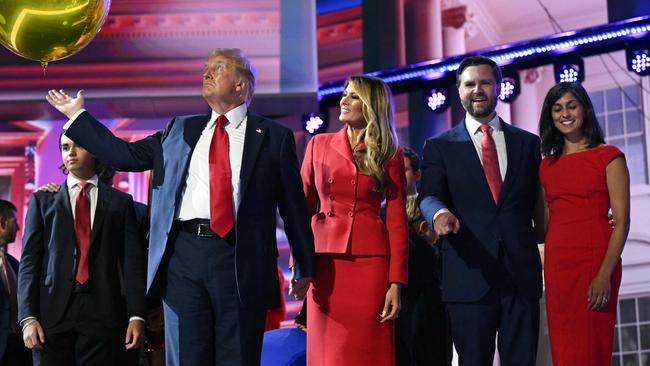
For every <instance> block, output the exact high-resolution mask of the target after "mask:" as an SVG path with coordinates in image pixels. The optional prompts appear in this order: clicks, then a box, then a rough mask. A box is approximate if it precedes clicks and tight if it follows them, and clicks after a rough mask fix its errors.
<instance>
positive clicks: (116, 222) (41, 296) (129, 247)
mask: <svg viewBox="0 0 650 366" xmlns="http://www.w3.org/2000/svg"><path fill="white" fill-rule="evenodd" d="M97 188H98V190H99V191H98V192H97V206H96V209H95V217H94V219H93V227H92V231H91V234H90V251H89V253H88V261H89V262H88V270H89V275H90V277H89V280H88V285H89V293H90V295H91V296H92V298H93V299H94V301H95V305H96V309H95V313H96V314H98V315H100V318H101V319H102V324H101V325H103V326H105V327H108V328H115V327H123V326H125V325H126V323H127V320H128V319H129V318H130V317H132V316H138V317H141V318H144V317H145V288H144V286H145V258H144V257H145V255H146V254H145V251H144V245H143V244H142V241H141V236H140V234H139V232H138V228H137V224H136V221H135V215H134V213H133V198H132V197H131V196H130V195H128V194H125V193H123V192H120V191H118V190H116V189H114V188H112V187H109V186H107V185H105V184H103V183H101V182H100V183H99V186H98V187H97ZM75 253H76V241H75V234H74V218H73V215H72V207H71V205H70V196H69V194H68V189H67V185H66V184H65V183H63V184H62V187H61V189H60V190H59V191H58V192H56V193H51V192H35V193H34V194H33V195H32V197H31V199H30V200H29V207H28V209H27V216H26V218H25V231H24V234H23V255H22V258H21V263H20V269H19V272H18V320H19V321H20V320H22V319H25V318H26V317H31V316H34V317H36V318H38V320H39V321H40V323H41V325H42V326H43V328H44V329H45V331H47V330H48V328H51V327H53V326H56V325H57V324H58V323H59V322H60V321H61V319H63V315H64V314H65V310H66V307H67V305H68V303H69V300H70V296H71V294H72V290H73V286H74V277H75V255H76V254H75ZM118 263H120V264H121V266H122V268H123V274H124V288H122V285H121V284H120V280H119V276H118ZM122 291H124V292H125V294H126V296H123V294H122ZM125 298H126V304H124V301H125Z"/></svg>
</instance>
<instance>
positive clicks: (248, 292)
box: [66, 111, 314, 308]
mask: <svg viewBox="0 0 650 366" xmlns="http://www.w3.org/2000/svg"><path fill="white" fill-rule="evenodd" d="M209 119H210V115H209V114H208V115H192V116H182V117H174V118H173V119H172V120H171V121H170V122H169V124H168V125H167V127H166V128H165V129H164V130H162V131H159V132H157V133H155V134H153V135H151V136H149V137H147V138H145V139H142V140H140V141H136V142H133V143H127V142H125V141H123V140H121V139H119V138H117V137H115V136H114V135H113V134H112V133H111V132H110V130H108V129H107V128H106V127H104V126H103V125H102V124H101V123H100V122H99V121H97V120H96V119H95V118H93V117H92V116H91V115H90V114H89V113H87V112H84V113H82V114H81V115H80V116H79V117H78V118H77V120H76V121H75V122H74V123H73V124H72V125H71V126H70V128H69V129H68V130H67V132H66V135H67V136H69V137H70V138H71V139H73V140H74V141H75V142H76V143H78V144H79V145H81V146H83V147H84V148H85V149H86V150H88V151H90V152H91V153H92V154H93V155H95V156H96V157H98V158H99V159H100V160H102V161H104V162H107V163H108V164H110V165H112V166H114V167H115V168H116V169H118V170H122V171H144V170H149V169H153V177H154V178H153V187H152V188H153V195H152V200H151V206H152V207H151V228H150V237H149V265H148V273H147V290H148V291H150V292H151V291H152V289H154V290H155V289H158V288H159V285H160V284H161V282H160V278H159V277H160V275H159V274H160V273H161V272H163V271H161V270H160V266H161V262H162V261H163V257H164V255H165V251H166V249H167V248H168V247H169V245H168V244H169V240H170V233H171V232H172V223H173V221H174V218H175V215H176V212H177V210H178V209H179V207H180V203H181V199H182V194H183V190H184V188H185V181H186V176H187V171H188V168H189V163H190V158H191V156H192V152H193V151H194V147H195V146H196V143H197V142H198V140H199V136H200V135H201V131H202V130H203V129H204V128H205V126H206V124H207V122H208V121H209ZM240 192H241V202H240V204H239V209H238V212H237V218H236V227H235V230H236V263H235V267H236V276H237V277H236V279H237V285H238V290H239V297H240V301H241V302H242V303H243V304H245V305H250V306H261V307H264V308H275V307H278V306H279V305H280V298H279V296H278V294H279V293H280V289H279V283H278V280H277V256H278V250H277V242H276V236H275V226H276V225H275V217H276V212H277V209H278V208H279V210H280V215H281V216H282V218H283V219H284V229H285V231H286V234H287V238H288V239H289V243H290V244H291V250H292V255H293V258H294V266H295V270H296V273H297V275H298V276H299V277H312V276H313V275H314V244H313V236H312V233H311V230H310V227H309V217H308V215H307V205H306V202H305V196H304V194H303V192H302V181H301V178H300V172H299V166H298V160H297V157H296V148H295V142H294V139H293V133H292V132H291V130H289V129H288V128H286V127H284V126H281V125H279V124H277V123H276V122H273V121H271V120H269V119H267V118H264V117H262V116H259V115H256V114H254V113H251V112H250V111H249V112H248V121H247V126H246V135H245V143H244V153H243V157H242V166H241V173H240ZM197 260H202V258H197Z"/></svg>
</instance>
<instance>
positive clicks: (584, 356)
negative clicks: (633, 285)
mask: <svg viewBox="0 0 650 366" xmlns="http://www.w3.org/2000/svg"><path fill="white" fill-rule="evenodd" d="M539 131H540V137H541V139H542V153H543V155H544V156H545V158H544V160H543V161H542V164H541V165H540V169H539V176H540V182H541V184H542V188H543V192H544V197H545V202H546V205H547V208H548V211H547V212H548V221H547V222H548V226H547V231H546V240H545V249H544V256H545V257H544V279H545V283H546V311H547V316H548V327H549V336H550V339H551V353H552V357H553V365H554V366H564V365H566V366H569V365H570V366H575V365H584V366H592V365H611V357H612V343H613V342H612V340H613V335H614V324H615V320H616V304H617V300H618V290H619V286H620V284H621V259H620V258H621V252H622V251H623V245H624V244H625V240H626V238H627V234H628V231H629V220H630V219H629V212H630V187H629V185H630V184H629V174H628V170H627V166H626V164H625V158H624V156H623V153H622V152H621V151H620V150H619V149H617V148H616V147H614V146H610V145H605V141H604V139H603V135H602V131H601V129H600V127H599V126H598V121H597V120H596V116H595V113H594V110H593V106H592V104H591V101H590V99H589V95H588V94H587V92H586V91H585V89H584V88H583V87H582V86H581V85H580V84H577V83H560V84H557V85H555V86H554V87H553V88H551V90H549V92H548V94H547V95H546V98H545V100H544V105H543V107H542V114H541V117H540V125H539ZM610 208H611V210H612V215H613V216H614V220H615V225H614V227H613V228H612V226H611V225H610V224H609V223H608V216H607V215H608V211H609V210H610Z"/></svg>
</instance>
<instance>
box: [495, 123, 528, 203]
mask: <svg viewBox="0 0 650 366" xmlns="http://www.w3.org/2000/svg"><path fill="white" fill-rule="evenodd" d="M500 122H501V128H502V129H503V137H504V139H505V140H506V154H507V155H508V169H507V170H506V178H505V179H504V180H503V185H502V186H501V192H500V193H499V204H502V203H503V201H504V200H505V198H506V197H507V195H508V193H509V192H510V190H511V188H512V184H513V183H514V179H515V177H516V176H517V172H518V170H519V163H520V162H521V159H516V157H517V156H520V152H521V151H522V146H521V145H522V139H519V138H517V131H516V130H515V129H513V128H512V127H511V126H510V125H508V124H507V123H505V122H503V120H501V119H500Z"/></svg>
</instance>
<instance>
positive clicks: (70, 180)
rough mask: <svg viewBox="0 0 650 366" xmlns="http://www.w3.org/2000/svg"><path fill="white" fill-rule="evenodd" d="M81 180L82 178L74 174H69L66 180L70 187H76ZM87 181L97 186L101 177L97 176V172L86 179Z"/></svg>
mask: <svg viewBox="0 0 650 366" xmlns="http://www.w3.org/2000/svg"><path fill="white" fill-rule="evenodd" d="M81 181H82V180H81V179H79V178H77V177H75V176H73V175H72V174H68V178H66V180H65V182H66V184H67V185H68V189H72V188H74V187H75V186H76V185H77V184H79V182H81ZM86 182H89V183H92V184H93V185H94V186H95V187H97V185H98V183H99V177H97V174H95V175H93V176H92V178H90V179H88V180H86Z"/></svg>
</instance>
